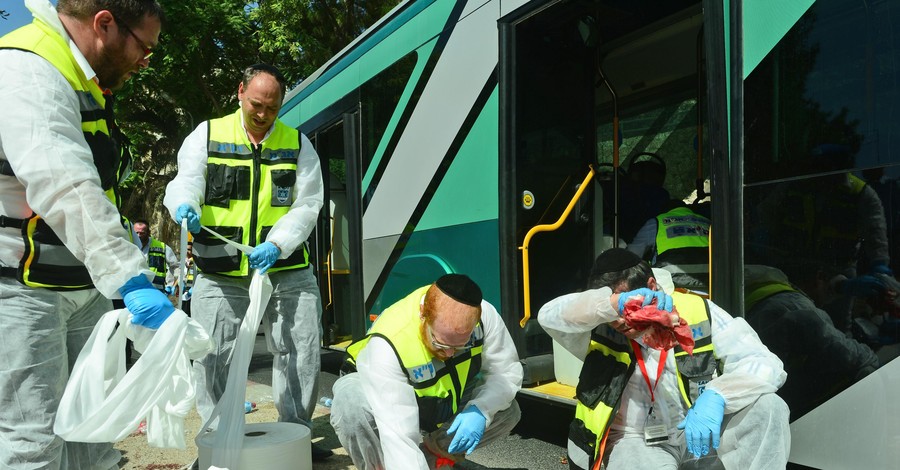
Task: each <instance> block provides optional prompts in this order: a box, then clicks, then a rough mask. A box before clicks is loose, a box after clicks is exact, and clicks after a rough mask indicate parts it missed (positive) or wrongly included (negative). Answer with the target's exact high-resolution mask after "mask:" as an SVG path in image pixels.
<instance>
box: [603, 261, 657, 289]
mask: <svg viewBox="0 0 900 470" xmlns="http://www.w3.org/2000/svg"><path fill="white" fill-rule="evenodd" d="M651 277H653V270H652V269H650V265H649V264H647V262H646V261H641V262H640V263H638V264H637V265H636V266H632V267H630V268H625V269H623V270H621V271H613V272H602V270H599V269H598V268H597V264H596V263H595V264H594V267H593V268H591V273H590V274H589V275H588V281H587V288H588V289H599V288H601V287H609V288H611V289H614V290H615V288H616V287H618V286H619V284H622V283H625V287H626V288H627V289H628V290H634V289H640V288H641V287H647V281H649V280H650V278H651Z"/></svg>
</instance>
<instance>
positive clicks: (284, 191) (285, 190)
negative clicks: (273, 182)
mask: <svg viewBox="0 0 900 470" xmlns="http://www.w3.org/2000/svg"><path fill="white" fill-rule="evenodd" d="M293 189H294V188H293V187H292V186H275V187H274V189H273V190H272V192H273V193H274V194H272V205H273V206H276V207H277V206H290V205H291V191H292V190H293Z"/></svg>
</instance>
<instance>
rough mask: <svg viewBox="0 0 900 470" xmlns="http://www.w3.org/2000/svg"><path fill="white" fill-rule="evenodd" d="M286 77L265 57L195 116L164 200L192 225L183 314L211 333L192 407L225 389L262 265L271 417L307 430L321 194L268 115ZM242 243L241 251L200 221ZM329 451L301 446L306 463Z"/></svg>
mask: <svg viewBox="0 0 900 470" xmlns="http://www.w3.org/2000/svg"><path fill="white" fill-rule="evenodd" d="M285 89H286V83H285V79H284V76H283V75H282V74H281V72H280V71H279V70H278V69H277V68H275V67H273V66H271V65H268V64H256V65H252V66H250V67H247V68H246V69H245V70H244V73H243V77H242V78H241V80H240V82H239V84H238V86H237V96H238V101H239V102H240V107H239V108H238V109H237V110H236V111H235V112H234V113H232V114H231V115H228V116H225V117H222V118H219V119H213V120H210V121H207V122H203V123H201V124H200V125H199V126H197V128H196V129H195V130H194V131H193V132H192V133H191V134H190V135H188V137H187V138H186V139H185V140H184V143H183V144H182V146H181V149H180V150H179V151H178V174H177V175H176V176H175V178H174V179H173V180H172V181H171V182H170V183H169V184H168V186H167V187H166V195H165V198H164V200H163V204H165V206H166V208H168V209H169V212H170V213H171V215H172V218H173V219H175V222H176V223H178V224H179V225H181V222H182V220H187V224H188V230H189V231H190V232H191V233H193V234H194V244H193V256H194V261H195V262H196V263H197V268H198V270H199V274H198V275H197V278H196V279H195V281H194V288H193V295H192V298H191V310H192V312H191V314H192V317H193V318H194V319H195V320H197V321H198V322H199V323H200V324H201V325H203V327H204V328H206V331H209V332H211V333H212V336H213V339H214V341H215V343H216V349H215V351H213V352H212V353H210V354H209V355H207V356H206V357H204V358H202V359H200V360H197V361H194V372H195V374H194V377H195V381H196V386H197V389H198V399H197V408H198V411H199V412H200V416H201V417H202V418H203V420H204V422H205V421H207V420H208V419H209V417H210V416H211V415H212V411H213V408H214V407H215V404H216V402H217V401H218V400H219V398H221V396H222V394H223V393H224V391H225V384H226V383H227V379H228V368H229V366H230V364H231V356H232V350H233V348H234V342H235V339H236V337H237V333H238V330H239V326H240V323H241V321H242V320H243V318H244V315H245V314H246V312H247V308H248V307H249V305H250V297H249V288H250V280H251V274H252V273H251V270H253V269H256V270H258V271H259V273H260V274H268V276H269V279H270V280H271V282H272V285H273V287H274V291H273V292H272V297H271V300H270V301H269V303H268V307H267V308H266V312H265V323H266V325H267V326H266V327H267V328H270V329H271V336H270V337H271V338H272V344H270V348H271V350H272V353H273V354H274V356H275V358H274V365H273V370H272V387H273V395H274V399H275V407H276V408H277V409H278V414H279V420H281V421H287V422H292V423H300V424H304V425H306V426H308V427H309V428H310V429H312V423H311V421H310V419H311V415H312V412H313V409H314V407H315V405H316V398H317V397H318V387H319V382H318V380H319V369H320V367H321V361H320V356H319V348H320V347H321V344H322V333H321V331H322V327H321V316H322V304H321V302H320V299H319V288H318V285H317V283H316V278H315V276H314V275H313V272H312V271H313V270H312V269H310V262H309V250H308V249H307V245H306V239H307V238H309V236H310V234H311V233H312V231H313V229H315V227H316V221H317V219H318V216H319V211H320V210H321V209H322V205H323V203H324V189H323V184H322V170H321V168H320V166H319V156H318V155H317V154H316V151H315V149H314V148H313V145H312V143H310V141H309V139H308V138H307V137H306V136H305V135H303V134H301V133H299V132H298V131H297V130H296V129H294V128H291V127H289V126H287V125H285V124H284V123H282V122H281V121H280V120H278V119H277V117H278V111H279V110H280V109H281V105H282V102H283V100H284V94H285ZM201 224H202V225H204V226H206V227H209V228H211V229H212V230H215V231H216V232H217V233H220V234H221V235H223V236H225V237H228V238H230V239H231V240H233V241H236V242H239V243H242V244H244V245H249V246H253V247H254V248H253V252H252V253H251V254H250V255H245V254H243V253H241V252H238V251H237V250H235V249H234V248H232V247H231V246H229V245H226V244H225V243H224V242H222V241H221V240H219V239H218V238H215V237H214V236H212V235H210V234H209V233H208V232H206V231H200V226H201ZM331 455H332V452H331V451H330V450H328V449H323V448H320V447H319V446H317V445H315V444H314V445H313V446H312V457H313V460H314V461H318V460H323V459H325V458H328V457H329V456H331Z"/></svg>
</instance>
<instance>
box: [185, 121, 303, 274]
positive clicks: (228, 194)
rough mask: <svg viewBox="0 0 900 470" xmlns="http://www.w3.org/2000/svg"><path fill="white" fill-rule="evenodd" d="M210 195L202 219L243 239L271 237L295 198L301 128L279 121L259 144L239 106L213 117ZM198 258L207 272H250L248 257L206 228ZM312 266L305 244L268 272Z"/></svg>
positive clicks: (199, 236) (199, 242) (254, 241)
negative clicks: (249, 132)
mask: <svg viewBox="0 0 900 470" xmlns="http://www.w3.org/2000/svg"><path fill="white" fill-rule="evenodd" d="M208 125H209V141H208V145H207V152H208V159H207V166H206V197H205V200H204V205H203V210H202V212H201V213H200V223H201V224H203V225H204V226H207V227H209V228H210V229H212V230H214V231H216V232H218V233H219V234H221V235H223V236H224V237H226V238H228V239H231V240H233V241H236V242H238V243H241V244H244V245H249V246H256V245H258V244H260V243H262V242H263V241H265V240H266V236H267V235H268V234H269V231H270V230H271V229H272V226H274V225H275V223H276V222H277V221H278V219H280V218H281V217H282V216H284V215H285V214H287V213H288V211H290V209H291V204H293V202H294V200H295V199H296V196H297V195H296V194H294V183H295V182H296V181H297V159H298V158H299V156H300V133H299V132H298V131H297V130H296V129H292V128H290V127H288V126H286V125H285V124H283V123H282V122H281V121H278V120H276V121H275V124H273V125H274V129H272V132H271V134H269V137H268V138H266V140H265V141H264V142H263V143H262V145H260V146H254V145H253V144H251V143H250V141H249V140H248V139H247V133H246V131H245V130H244V128H243V126H242V125H241V115H240V109H238V111H236V112H235V113H234V114H231V115H229V116H225V117H223V118H219V119H213V120H211V121H209V124H208ZM194 237H195V238H194V248H193V253H194V259H195V262H196V263H197V268H198V269H200V271H202V272H206V273H218V274H223V275H226V276H247V275H249V274H250V264H249V261H248V260H247V256H246V255H244V254H243V253H241V252H240V251H238V250H237V249H235V248H232V247H231V246H230V245H227V244H225V243H224V242H223V241H221V240H219V239H217V238H215V237H213V236H211V235H209V234H208V233H207V232H205V231H201V232H200V233H198V234H197V235H195V236H194ZM307 266H309V252H308V250H307V247H306V244H305V243H304V244H302V245H301V246H300V247H298V248H297V249H296V250H295V251H294V252H293V253H292V254H291V255H290V256H289V257H288V258H287V259H280V260H278V261H276V262H275V264H274V265H273V266H272V268H270V269H269V272H277V271H283V270H287V269H301V268H305V267H307Z"/></svg>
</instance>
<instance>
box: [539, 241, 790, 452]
mask: <svg viewBox="0 0 900 470" xmlns="http://www.w3.org/2000/svg"><path fill="white" fill-rule="evenodd" d="M587 287H588V290H586V291H584V292H579V293H574V294H568V295H564V296H562V297H558V298H556V299H554V300H552V301H550V302H549V303H547V304H546V305H544V306H543V307H542V308H541V310H540V312H539V314H538V320H539V322H540V324H541V326H543V327H544V329H545V330H546V331H547V332H548V333H549V334H550V335H551V336H552V337H553V338H554V339H555V340H556V341H557V342H559V343H560V344H561V345H563V346H564V347H565V348H566V349H568V350H569V351H570V352H572V353H573V354H575V355H576V356H577V357H579V358H581V359H584V366H583V367H582V370H581V376H580V378H579V383H578V386H577V387H576V398H577V399H578V403H577V405H576V409H575V420H574V421H573V422H572V425H571V427H570V432H569V443H568V454H569V462H570V465H571V467H572V468H579V469H594V468H599V465H598V463H599V462H597V460H598V459H602V462H603V463H604V464H605V468H606V469H608V470H616V469H628V470H632V469H654V470H655V469H662V468H666V469H677V468H679V466H680V465H681V464H683V463H687V462H689V461H691V460H696V459H701V460H704V461H703V462H698V463H697V464H699V465H702V466H703V468H722V467H723V466H724V468H726V469H728V470H731V469H741V470H745V469H775V468H785V466H786V465H787V457H788V454H789V450H790V430H789V427H788V408H787V405H785V403H784V402H783V401H782V400H781V399H780V398H779V397H778V396H777V395H775V393H774V392H775V391H776V390H778V388H779V387H780V386H781V385H782V384H783V383H784V381H785V378H786V374H785V372H784V370H783V367H782V363H781V361H780V360H779V359H778V357H776V356H775V355H774V354H772V353H771V352H769V350H768V349H766V347H765V346H764V345H763V344H762V343H761V342H760V340H759V338H758V337H757V336H756V333H755V332H754V331H753V329H752V328H750V326H749V325H748V324H747V322H746V321H744V319H742V318H732V317H731V316H730V315H729V314H728V313H726V312H725V311H724V310H722V309H721V308H719V307H718V306H717V305H715V304H714V303H712V302H710V301H708V300H704V299H703V298H701V297H699V296H696V295H692V294H685V293H680V292H672V293H671V296H669V295H668V294H666V293H664V292H661V291H660V290H659V289H660V287H659V284H658V283H657V279H656V278H655V277H654V271H652V270H651V269H650V266H649V265H648V264H647V263H646V262H645V261H642V260H641V259H640V258H639V257H638V256H637V255H635V254H633V253H631V252H629V251H627V250H624V249H618V248H613V249H610V250H607V251H605V252H604V253H602V254H601V255H600V256H598V257H597V259H596V261H595V263H594V266H593V268H592V269H591V274H590V277H589V279H588V285H587ZM636 297H637V298H643V303H642V304H643V305H644V306H648V305H652V306H654V307H656V308H657V309H659V310H668V312H669V315H670V316H671V319H672V321H673V325H675V324H677V323H679V322H680V319H684V320H685V321H686V323H687V325H688V326H689V327H690V330H691V333H692V334H691V336H693V341H694V344H693V351H692V354H688V352H687V351H686V350H685V349H683V348H682V346H680V345H676V346H674V347H671V348H667V349H665V350H657V349H652V348H648V347H647V344H648V343H652V342H653V341H650V340H656V339H658V338H651V337H649V336H648V337H645V336H644V332H641V331H635V330H634V329H632V328H631V327H630V326H629V323H628V322H626V321H625V319H623V318H622V317H621V315H623V314H624V313H625V310H626V309H627V308H631V309H633V308H634V305H633V304H632V303H631V302H632V301H633V299H634V298H636ZM627 299H632V300H631V301H629V300H627ZM639 306H640V305H638V307H639ZM673 306H674V309H673ZM676 312H677V315H675V314H676ZM629 314H630V312H629ZM679 316H680V318H679ZM687 342H688V343H689V342H690V339H689V338H687Z"/></svg>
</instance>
